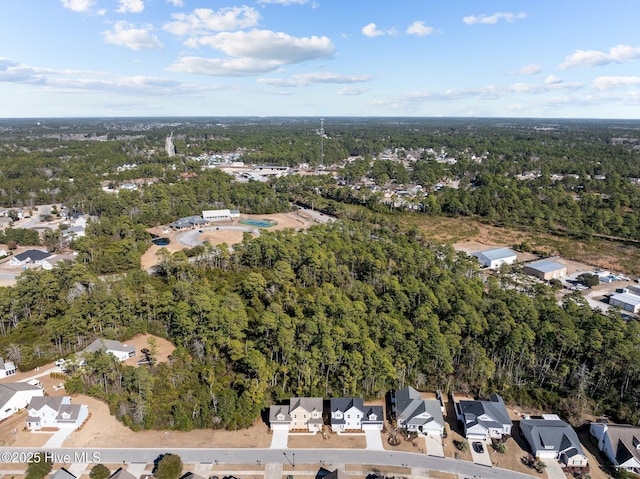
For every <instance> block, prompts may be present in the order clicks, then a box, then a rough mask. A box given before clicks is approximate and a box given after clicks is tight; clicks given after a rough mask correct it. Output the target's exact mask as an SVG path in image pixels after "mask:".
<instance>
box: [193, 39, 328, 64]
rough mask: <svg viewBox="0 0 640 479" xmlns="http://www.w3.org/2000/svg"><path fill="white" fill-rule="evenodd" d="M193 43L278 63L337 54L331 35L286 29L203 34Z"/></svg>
mask: <svg viewBox="0 0 640 479" xmlns="http://www.w3.org/2000/svg"><path fill="white" fill-rule="evenodd" d="M190 45H192V46H195V45H207V46H210V47H212V48H215V49H217V50H220V51H222V52H224V53H226V54H227V55H229V56H232V57H246V58H252V59H257V60H262V61H274V62H277V63H278V64H281V65H283V64H293V63H300V62H304V61H307V60H313V59H316V58H325V57H329V56H331V55H332V54H333V50H334V46H333V43H332V42H331V40H329V39H328V38H327V37H316V36H313V37H292V36H290V35H287V34H286V33H282V32H272V31H270V30H251V31H249V32H242V31H238V32H223V33H218V34H217V35H210V36H206V37H200V38H197V39H194V40H193V41H192V42H190Z"/></svg>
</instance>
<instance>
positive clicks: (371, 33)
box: [361, 23, 385, 38]
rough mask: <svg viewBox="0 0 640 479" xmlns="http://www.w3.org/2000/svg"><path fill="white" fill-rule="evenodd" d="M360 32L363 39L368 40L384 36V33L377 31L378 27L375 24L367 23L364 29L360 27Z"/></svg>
mask: <svg viewBox="0 0 640 479" xmlns="http://www.w3.org/2000/svg"><path fill="white" fill-rule="evenodd" d="M361 32H362V34H363V35H364V36H365V37H369V38H373V37H379V36H381V35H385V32H383V31H382V30H378V27H377V26H376V24H375V23H369V24H368V25H365V26H364V27H362V30H361Z"/></svg>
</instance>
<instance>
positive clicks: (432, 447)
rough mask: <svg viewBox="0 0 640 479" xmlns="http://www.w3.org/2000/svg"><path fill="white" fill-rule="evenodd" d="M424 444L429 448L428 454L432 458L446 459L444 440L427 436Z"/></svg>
mask: <svg viewBox="0 0 640 479" xmlns="http://www.w3.org/2000/svg"><path fill="white" fill-rule="evenodd" d="M424 442H425V444H426V447H427V454H429V455H430V456H436V457H444V447H443V446H442V438H440V437H433V436H425V438H424Z"/></svg>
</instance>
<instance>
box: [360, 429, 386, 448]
mask: <svg viewBox="0 0 640 479" xmlns="http://www.w3.org/2000/svg"><path fill="white" fill-rule="evenodd" d="M364 433H365V435H366V438H367V449H368V450H370V451H371V450H373V451H383V450H384V447H383V446H382V434H380V431H378V430H376V429H372V430H369V429H365V431H364Z"/></svg>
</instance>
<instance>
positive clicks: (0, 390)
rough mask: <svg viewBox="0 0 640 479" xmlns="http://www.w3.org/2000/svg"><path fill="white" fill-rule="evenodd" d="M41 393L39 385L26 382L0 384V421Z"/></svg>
mask: <svg viewBox="0 0 640 479" xmlns="http://www.w3.org/2000/svg"><path fill="white" fill-rule="evenodd" d="M43 395H44V391H43V389H42V388H41V387H38V386H34V385H33V384H29V383H28V382H19V383H3V384H0V421H2V420H3V419H6V418H8V417H9V416H11V415H12V414H14V413H16V412H18V411H19V410H20V409H24V408H26V407H27V406H28V404H29V402H30V401H31V400H32V399H33V398H35V397H39V396H43Z"/></svg>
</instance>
